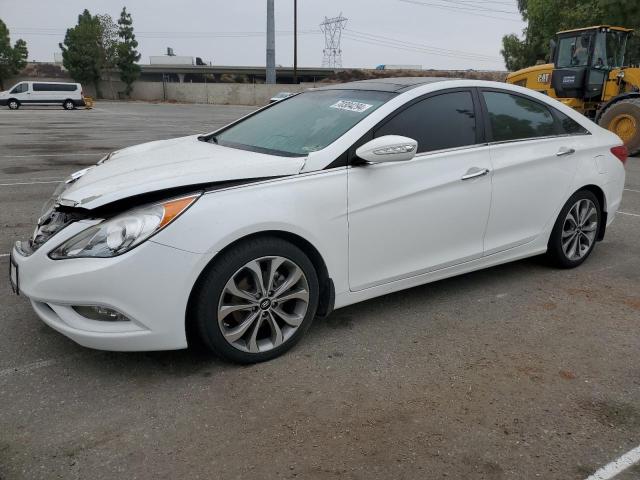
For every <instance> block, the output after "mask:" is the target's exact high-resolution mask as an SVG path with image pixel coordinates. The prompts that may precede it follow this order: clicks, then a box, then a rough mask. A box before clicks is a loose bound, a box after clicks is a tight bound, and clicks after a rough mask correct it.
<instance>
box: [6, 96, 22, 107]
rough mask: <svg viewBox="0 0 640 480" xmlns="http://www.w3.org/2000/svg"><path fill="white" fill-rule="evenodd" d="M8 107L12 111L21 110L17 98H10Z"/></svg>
mask: <svg viewBox="0 0 640 480" xmlns="http://www.w3.org/2000/svg"><path fill="white" fill-rule="evenodd" d="M7 106H8V107H9V109H10V110H18V109H19V108H20V102H19V101H18V100H16V99H15V98H10V99H9V101H8V102H7Z"/></svg>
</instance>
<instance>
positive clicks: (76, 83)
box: [20, 80, 80, 85]
mask: <svg viewBox="0 0 640 480" xmlns="http://www.w3.org/2000/svg"><path fill="white" fill-rule="evenodd" d="M20 83H22V82H20ZM27 83H53V84H54V85H80V83H79V82H53V81H51V82H50V81H49V80H28V81H27Z"/></svg>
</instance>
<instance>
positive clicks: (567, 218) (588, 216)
mask: <svg viewBox="0 0 640 480" xmlns="http://www.w3.org/2000/svg"><path fill="white" fill-rule="evenodd" d="M601 222H602V207H601V206H600V202H599V201H598V198H597V197H596V196H595V195H594V194H593V193H592V192H590V191H589V190H580V191H578V192H576V193H574V194H573V195H571V198H570V199H569V200H567V203H565V205H564V207H562V210H561V211H560V215H558V219H557V220H556V223H555V225H554V226H553V230H552V231H551V236H550V237H549V244H548V245H547V256H548V257H549V258H550V260H551V261H552V262H553V264H555V265H556V266H558V267H560V268H575V267H577V266H578V265H581V264H582V263H583V262H584V261H585V260H586V259H587V258H588V257H589V255H591V252H592V251H593V248H594V247H595V245H596V241H597V238H598V232H599V231H600V224H601Z"/></svg>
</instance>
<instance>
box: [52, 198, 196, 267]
mask: <svg viewBox="0 0 640 480" xmlns="http://www.w3.org/2000/svg"><path fill="white" fill-rule="evenodd" d="M200 195H201V194H200V193H198V194H196V195H190V196H188V197H181V198H178V199H173V200H169V201H166V202H161V203H157V204H154V205H148V206H145V207H140V208H135V209H133V210H129V211H128V212H125V213H122V214H120V215H117V216H115V217H113V218H111V219H109V220H105V221H104V222H101V223H99V224H97V225H94V226H92V227H89V228H87V229H86V230H84V231H82V232H80V233H78V234H77V235H75V236H73V237H71V238H70V239H69V240H67V241H66V242H64V243H63V244H62V245H59V246H58V247H56V248H55V249H53V250H52V251H51V252H50V253H49V258H51V259H53V260H61V259H64V258H83V257H90V258H108V257H115V256H117V255H121V254H123V253H125V252H128V251H129V250H131V249H132V248H134V247H135V246H137V245H140V244H141V243H142V242H144V241H145V240H147V239H148V238H149V237H151V236H152V235H154V234H156V233H157V232H159V231H160V230H162V229H163V228H164V227H166V226H167V225H169V224H170V223H171V222H172V221H173V220H175V219H176V218H178V216H180V214H182V213H183V212H184V211H185V210H186V209H187V208H189V207H190V206H191V205H192V204H193V202H195V201H196V200H197V199H198V198H199V197H200Z"/></svg>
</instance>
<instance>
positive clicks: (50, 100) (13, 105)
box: [0, 82, 84, 110]
mask: <svg viewBox="0 0 640 480" xmlns="http://www.w3.org/2000/svg"><path fill="white" fill-rule="evenodd" d="M23 104H24V105H30V104H34V105H62V106H63V107H64V108H65V109H66V110H73V109H74V108H76V107H80V106H84V97H83V94H82V85H80V84H79V83H63V82H20V83H18V84H16V85H14V86H13V87H11V88H10V89H9V90H6V91H4V92H0V105H2V106H4V105H6V106H8V107H9V108H10V109H11V110H17V109H18V108H20V105H23Z"/></svg>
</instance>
